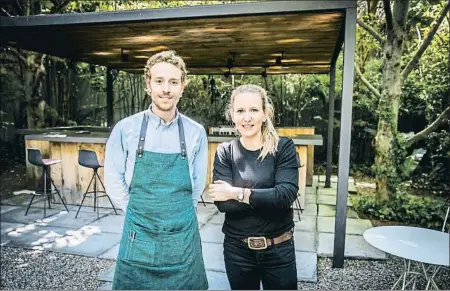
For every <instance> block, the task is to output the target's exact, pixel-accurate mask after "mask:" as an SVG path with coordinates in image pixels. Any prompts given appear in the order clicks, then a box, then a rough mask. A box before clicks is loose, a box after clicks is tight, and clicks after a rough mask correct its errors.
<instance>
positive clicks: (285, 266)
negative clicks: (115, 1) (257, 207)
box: [223, 237, 297, 290]
mask: <svg viewBox="0 0 450 291" xmlns="http://www.w3.org/2000/svg"><path fill="white" fill-rule="evenodd" d="M223 246H224V251H223V255H224V258H225V268H226V271H227V276H228V281H229V282H230V287H231V289H232V290H259V289H260V284H261V282H262V287H263V289H265V290H274V289H278V290H280V289H282V290H297V267H296V264H295V246H294V240H293V239H291V240H289V241H286V242H282V243H280V244H277V245H275V246H271V247H268V248H267V249H265V250H251V249H249V248H248V246H247V244H246V243H244V242H243V241H240V240H237V239H232V238H228V237H225V241H224V245H223Z"/></svg>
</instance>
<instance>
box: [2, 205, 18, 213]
mask: <svg viewBox="0 0 450 291" xmlns="http://www.w3.org/2000/svg"><path fill="white" fill-rule="evenodd" d="M18 208H20V207H19V206H10V205H0V214H3V213H6V212H9V211H11V210H14V209H18Z"/></svg>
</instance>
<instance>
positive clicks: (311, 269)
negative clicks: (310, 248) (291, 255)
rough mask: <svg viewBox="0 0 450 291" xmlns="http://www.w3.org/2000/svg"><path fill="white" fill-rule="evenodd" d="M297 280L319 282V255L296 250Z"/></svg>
mask: <svg viewBox="0 0 450 291" xmlns="http://www.w3.org/2000/svg"><path fill="white" fill-rule="evenodd" d="M295 260H296V265H297V280H298V281H304V282H313V283H315V282H317V255H316V253H310V252H299V251H296V252H295Z"/></svg>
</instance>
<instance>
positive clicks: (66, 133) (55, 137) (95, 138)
mask: <svg viewBox="0 0 450 291" xmlns="http://www.w3.org/2000/svg"><path fill="white" fill-rule="evenodd" d="M109 134H110V133H109V132H99V131H89V130H80V131H73V130H49V131H43V132H41V133H34V134H27V135H25V140H45V141H52V142H74V143H102V144H105V143H106V141H107V140H108V137H109ZM235 138H236V137H235V136H232V135H208V142H214V143H221V142H226V141H230V140H233V139H235ZM292 140H293V141H294V144H295V145H318V146H321V145H322V144H323V139H322V136H321V135H296V136H294V137H292Z"/></svg>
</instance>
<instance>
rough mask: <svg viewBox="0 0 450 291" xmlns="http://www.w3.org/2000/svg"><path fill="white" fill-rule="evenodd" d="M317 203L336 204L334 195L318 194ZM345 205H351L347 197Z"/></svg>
mask: <svg viewBox="0 0 450 291" xmlns="http://www.w3.org/2000/svg"><path fill="white" fill-rule="evenodd" d="M317 204H324V205H334V206H336V196H332V195H318V196H317ZM347 206H352V203H351V202H350V200H348V199H347Z"/></svg>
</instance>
